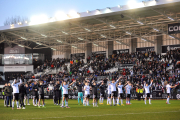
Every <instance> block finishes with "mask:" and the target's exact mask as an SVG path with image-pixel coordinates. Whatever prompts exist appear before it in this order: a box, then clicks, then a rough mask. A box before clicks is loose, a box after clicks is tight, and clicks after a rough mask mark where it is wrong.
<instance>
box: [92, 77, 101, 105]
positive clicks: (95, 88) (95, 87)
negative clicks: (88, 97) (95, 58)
mask: <svg viewBox="0 0 180 120" xmlns="http://www.w3.org/2000/svg"><path fill="white" fill-rule="evenodd" d="M91 86H92V94H93V107H98V105H97V102H98V97H97V88H98V86H99V85H97V84H96V82H95V81H94V80H93V81H92V84H91Z"/></svg>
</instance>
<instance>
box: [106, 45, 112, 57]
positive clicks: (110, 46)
mask: <svg viewBox="0 0 180 120" xmlns="http://www.w3.org/2000/svg"><path fill="white" fill-rule="evenodd" d="M113 48H114V46H113V41H107V49H106V57H107V58H108V57H109V55H112V54H113Z"/></svg>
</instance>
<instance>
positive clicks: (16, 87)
mask: <svg viewBox="0 0 180 120" xmlns="http://www.w3.org/2000/svg"><path fill="white" fill-rule="evenodd" d="M21 83H22V80H21V79H20V82H19V83H18V82H17V80H16V79H14V82H13V83H12V88H13V101H12V109H14V101H15V100H16V105H17V109H20V108H19V102H18V100H19V85H20V84H21Z"/></svg>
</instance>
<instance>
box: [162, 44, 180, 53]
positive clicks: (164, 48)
mask: <svg viewBox="0 0 180 120" xmlns="http://www.w3.org/2000/svg"><path fill="white" fill-rule="evenodd" d="M177 48H180V44H179V45H166V46H162V53H166V52H167V51H170V50H174V49H177Z"/></svg>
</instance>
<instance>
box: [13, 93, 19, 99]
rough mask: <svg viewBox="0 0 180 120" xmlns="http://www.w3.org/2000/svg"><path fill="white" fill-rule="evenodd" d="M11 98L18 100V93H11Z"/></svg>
mask: <svg viewBox="0 0 180 120" xmlns="http://www.w3.org/2000/svg"><path fill="white" fill-rule="evenodd" d="M13 100H17V101H18V100H19V93H14V94H13Z"/></svg>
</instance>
